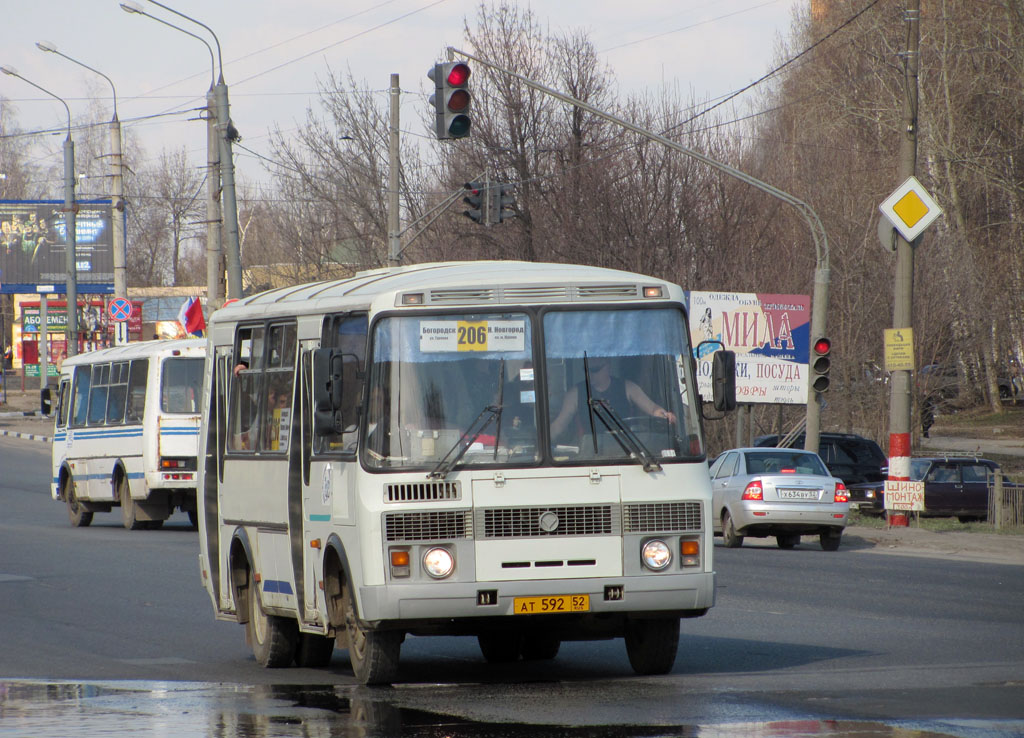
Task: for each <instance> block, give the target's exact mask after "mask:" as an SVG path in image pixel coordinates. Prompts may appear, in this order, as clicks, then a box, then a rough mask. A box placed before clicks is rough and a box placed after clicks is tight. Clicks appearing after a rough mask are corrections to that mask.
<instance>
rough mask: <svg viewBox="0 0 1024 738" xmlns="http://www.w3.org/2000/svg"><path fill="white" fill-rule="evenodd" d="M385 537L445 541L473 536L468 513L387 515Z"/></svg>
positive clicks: (387, 538) (439, 511) (441, 512)
mask: <svg viewBox="0 0 1024 738" xmlns="http://www.w3.org/2000/svg"><path fill="white" fill-rule="evenodd" d="M384 537H385V539H386V540H388V541H442V540H450V539H453V538H472V537H473V518H472V516H471V515H470V512H469V511H468V510H432V511H429V512H411V513H386V514H385V515H384Z"/></svg>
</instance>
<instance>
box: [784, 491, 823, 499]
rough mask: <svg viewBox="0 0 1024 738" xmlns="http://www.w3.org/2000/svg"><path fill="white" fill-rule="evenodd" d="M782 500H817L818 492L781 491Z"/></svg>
mask: <svg viewBox="0 0 1024 738" xmlns="http://www.w3.org/2000/svg"><path fill="white" fill-rule="evenodd" d="M777 492H778V493H779V499H780V500H816V499H818V490H816V489H779V490H777Z"/></svg>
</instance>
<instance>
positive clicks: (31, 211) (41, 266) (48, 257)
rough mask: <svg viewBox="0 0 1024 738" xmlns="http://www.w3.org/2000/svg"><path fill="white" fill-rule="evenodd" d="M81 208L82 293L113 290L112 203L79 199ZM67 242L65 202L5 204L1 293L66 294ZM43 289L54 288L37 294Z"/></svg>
mask: <svg viewBox="0 0 1024 738" xmlns="http://www.w3.org/2000/svg"><path fill="white" fill-rule="evenodd" d="M76 204H77V205H78V213H77V216H76V223H75V234H76V238H77V244H76V248H75V257H76V258H75V261H76V264H77V268H78V280H77V283H78V291H79V292H80V293H89V292H92V293H97V292H111V291H112V289H113V283H114V247H113V234H112V229H111V220H110V218H111V211H112V209H111V206H110V201H109V200H79V201H78V202H77V203H76ZM119 217H120V216H119ZM66 238H67V225H66V223H65V219H64V201H63V200H0V292H3V293H8V294H18V293H25V292H31V293H35V292H40V291H42V292H63V291H64V289H63V287H64V283H65V280H66V277H67V265H66V261H65V258H66V254H67V241H66ZM39 285H52V287H51V289H44V290H37V286H39Z"/></svg>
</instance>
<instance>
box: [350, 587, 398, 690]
mask: <svg viewBox="0 0 1024 738" xmlns="http://www.w3.org/2000/svg"><path fill="white" fill-rule="evenodd" d="M342 596H343V598H344V600H343V607H344V613H345V630H346V631H347V633H348V660H349V662H350V663H351V664H352V673H353V674H355V677H356V679H358V680H359V681H360V682H361V683H362V684H367V685H370V684H390V683H391V682H393V681H394V680H395V677H396V676H397V675H398V657H399V654H400V653H401V650H402V633H401V631H397V630H367V629H364V628H363V626H362V625H360V623H359V618H358V616H357V615H356V608H355V604H354V603H353V601H352V588H351V586H349V585H348V584H347V583H346V585H345V591H344V593H343V595H342Z"/></svg>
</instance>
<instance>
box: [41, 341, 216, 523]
mask: <svg viewBox="0 0 1024 738" xmlns="http://www.w3.org/2000/svg"><path fill="white" fill-rule="evenodd" d="M205 354H206V341H205V339H198V338H192V339H180V340H172V341H143V342H138V343H130V344H126V345H124V346H115V347H113V348H107V349H100V350H99V351H90V352H88V353H84V354H79V355H77V356H73V357H70V358H68V359H67V360H65V361H64V363H63V365H62V366H61V375H60V384H59V385H58V388H57V407H56V408H55V418H54V425H55V427H54V433H53V446H52V464H53V477H52V479H53V484H52V495H53V498H54V499H55V500H62V501H64V503H65V504H66V505H67V509H68V518H69V520H70V521H71V525H73V526H76V527H79V526H86V525H89V524H90V523H91V522H92V519H93V514H94V513H97V512H110V511H111V510H113V509H114V508H115V507H119V508H120V510H121V519H122V522H123V524H124V527H125V528H128V529H130V530H135V529H139V528H159V527H161V526H162V525H163V524H164V521H165V520H167V518H169V517H170V516H171V515H172V514H173V513H174V511H175V510H182V511H184V512H186V513H187V514H188V516H189V520H190V521H191V522H192V525H196V522H197V519H196V477H197V471H196V453H197V444H198V439H199V420H200V415H199V396H200V394H201V391H202V381H203V358H204V356H205Z"/></svg>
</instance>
